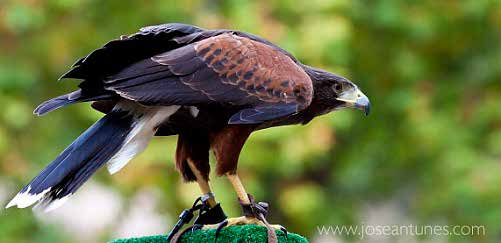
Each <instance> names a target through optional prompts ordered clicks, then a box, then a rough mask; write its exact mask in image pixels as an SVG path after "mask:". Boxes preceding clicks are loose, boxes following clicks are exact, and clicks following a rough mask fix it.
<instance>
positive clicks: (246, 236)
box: [110, 224, 308, 243]
mask: <svg viewBox="0 0 501 243" xmlns="http://www.w3.org/2000/svg"><path fill="white" fill-rule="evenodd" d="M215 232H216V230H215V229H209V230H196V231H194V232H190V231H188V232H186V233H185V234H184V235H183V236H182V237H181V240H180V242H181V243H187V242H214V236H215ZM275 232H276V234H277V237H278V242H290V243H307V242H308V240H306V238H304V237H302V236H300V235H297V234H294V233H289V235H288V238H285V234H284V233H283V232H282V231H279V230H277V231H275ZM267 240H268V235H267V233H266V228H265V227H263V226H258V225H252V224H249V225H242V226H230V227H227V228H224V229H222V230H221V232H220V233H219V237H218V239H217V242H218V243H225V242H267ZM159 242H165V243H168V241H167V235H155V236H145V237H140V238H129V239H119V240H114V241H110V243H159Z"/></svg>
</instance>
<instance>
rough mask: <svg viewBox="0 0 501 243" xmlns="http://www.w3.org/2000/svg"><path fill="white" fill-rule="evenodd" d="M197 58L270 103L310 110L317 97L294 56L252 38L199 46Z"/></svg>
mask: <svg viewBox="0 0 501 243" xmlns="http://www.w3.org/2000/svg"><path fill="white" fill-rule="evenodd" d="M194 47H195V50H196V52H197V56H199V57H201V58H202V59H203V60H204V61H205V62H206V64H207V66H209V67H210V68H211V69H212V70H214V71H215V72H216V73H218V75H219V77H220V78H221V79H222V82H223V83H225V84H231V85H236V86H238V87H239V88H240V89H241V90H243V91H245V92H247V93H249V94H250V95H254V96H256V97H258V98H259V99H260V100H262V101H266V102H285V103H291V102H297V103H299V104H300V109H302V108H304V107H307V106H308V105H309V104H310V102H311V98H312V96H313V88H312V83H311V79H310V77H309V76H308V75H307V74H306V72H305V71H304V70H303V69H302V68H301V67H299V66H298V65H297V64H296V63H295V62H294V61H293V60H292V59H291V58H290V57H288V56H286V55H285V54H284V53H282V52H280V51H279V50H277V49H275V48H273V47H271V46H269V45H265V44H263V43H260V42H256V41H253V40H251V39H248V38H245V37H240V36H237V35H233V34H231V33H225V34H221V35H218V36H214V37H211V38H208V39H205V40H202V41H200V42H198V43H196V44H195V46H194Z"/></svg>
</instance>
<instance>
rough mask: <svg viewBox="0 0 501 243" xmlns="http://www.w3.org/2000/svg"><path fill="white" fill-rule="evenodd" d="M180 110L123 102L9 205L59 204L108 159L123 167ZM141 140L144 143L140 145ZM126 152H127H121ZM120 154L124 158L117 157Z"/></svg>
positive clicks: (48, 206)
mask: <svg viewBox="0 0 501 243" xmlns="http://www.w3.org/2000/svg"><path fill="white" fill-rule="evenodd" d="M136 106H137V105H136ZM176 110H177V108H175V109H174V108H172V107H163V108H155V109H153V108H150V109H148V108H143V107H141V108H138V107H134V106H130V105H129V106H123V104H120V103H119V104H118V105H117V107H115V108H114V109H113V111H112V112H110V113H109V114H107V115H105V116H104V117H103V118H102V119H101V120H99V121H98V122H96V123H95V124H94V125H92V126H91V127H90V128H88V129H87V130H86V131H85V132H84V133H83V134H82V135H80V136H79V137H78V138H77V139H76V140H75V141H74V142H73V143H72V144H71V145H70V146H68V148H66V149H65V150H64V151H63V152H62V153H61V154H60V155H59V156H58V157H57V158H56V159H55V160H54V161H53V162H52V163H50V164H49V165H48V166H47V167H46V168H45V169H44V170H43V171H42V172H41V173H40V174H39V175H38V176H37V177H35V178H34V179H33V180H32V181H31V182H30V183H29V184H28V185H27V186H25V187H24V188H23V189H22V190H21V191H20V192H19V193H18V194H17V195H16V196H15V197H14V198H13V199H12V200H11V201H10V202H9V204H7V206H6V207H7V208H8V207H11V206H17V207H19V208H24V207H28V206H31V205H33V204H35V203H37V202H38V204H37V206H36V207H35V208H42V209H45V211H49V210H52V209H54V208H56V207H57V206H59V205H61V204H62V203H63V202H65V201H66V200H67V199H68V197H69V196H71V195H72V194H73V193H75V191H76V190H77V189H78V188H79V187H80V186H82V184H83V183H84V182H85V181H87V180H88V179H89V177H90V176H91V175H92V174H94V173H95V172H96V171H97V170H98V169H99V168H100V167H102V166H103V165H104V164H105V163H107V162H113V161H115V162H114V163H118V164H120V166H119V168H115V171H116V170H118V169H120V168H121V167H123V165H125V164H126V163H127V162H128V161H129V160H130V159H131V158H132V157H134V156H135V155H137V154H138V153H140V152H141V151H142V150H143V149H144V148H145V147H146V145H147V143H148V142H149V140H150V139H151V137H153V135H154V132H155V131H156V128H157V126H158V125H159V124H160V123H161V122H163V121H164V120H165V119H167V118H168V117H169V116H170V115H172V114H173V113H174V112H175V111H176ZM140 142H143V143H142V144H139V145H138V143H140ZM130 145H132V149H131V148H129V147H130ZM138 148H139V149H138ZM124 152H126V153H127V156H124V155H120V154H122V153H124ZM117 158H121V161H116V160H118V159H117Z"/></svg>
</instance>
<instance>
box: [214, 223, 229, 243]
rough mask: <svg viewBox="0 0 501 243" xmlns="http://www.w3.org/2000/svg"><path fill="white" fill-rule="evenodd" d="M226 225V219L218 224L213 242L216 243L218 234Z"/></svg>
mask: <svg viewBox="0 0 501 243" xmlns="http://www.w3.org/2000/svg"><path fill="white" fill-rule="evenodd" d="M226 225H228V219H225V220H223V222H221V223H219V225H218V226H217V228H216V235H215V236H214V242H217V238H218V237H219V232H221V230H222V229H223V228H224V227H226Z"/></svg>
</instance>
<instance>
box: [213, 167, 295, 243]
mask: <svg viewBox="0 0 501 243" xmlns="http://www.w3.org/2000/svg"><path fill="white" fill-rule="evenodd" d="M226 176H227V177H228V179H229V181H230V183H231V184H232V185H233V188H234V189H235V191H236V192H237V196H238V201H239V203H240V205H241V206H242V211H243V214H244V216H241V217H237V218H229V219H226V220H224V221H223V222H222V223H220V224H218V225H205V226H204V228H206V229H207V228H216V229H217V231H216V238H217V235H218V233H219V231H220V230H221V229H222V228H223V227H228V226H233V225H244V224H257V225H261V226H264V227H266V228H267V229H268V242H277V236H276V234H275V230H276V229H278V230H281V231H282V232H284V233H285V234H286V235H287V230H285V228H284V227H283V226H281V225H270V224H269V223H268V221H267V220H266V218H265V217H266V214H267V213H268V204H267V203H264V202H258V203H256V202H255V201H254V197H253V196H252V195H250V194H248V193H247V192H246V191H245V188H244V186H243V184H242V181H240V178H239V177H238V175H237V174H236V173H228V174H226Z"/></svg>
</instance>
